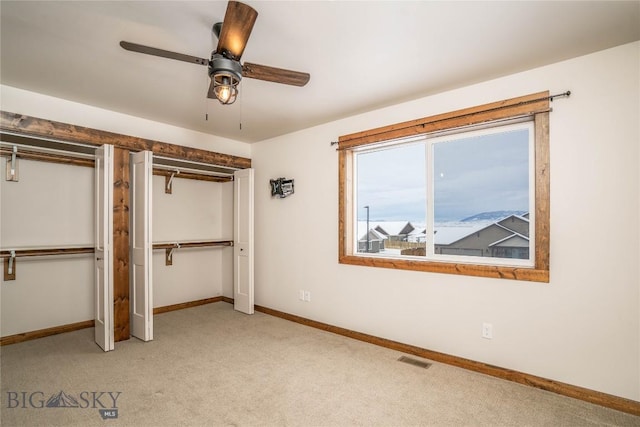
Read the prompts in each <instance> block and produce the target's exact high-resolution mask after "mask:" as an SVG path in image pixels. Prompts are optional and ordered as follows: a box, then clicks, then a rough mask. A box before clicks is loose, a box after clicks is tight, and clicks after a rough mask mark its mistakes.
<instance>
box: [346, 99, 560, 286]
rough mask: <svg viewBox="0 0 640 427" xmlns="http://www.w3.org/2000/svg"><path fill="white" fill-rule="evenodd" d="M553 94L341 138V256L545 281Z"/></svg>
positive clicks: (415, 267) (351, 261) (355, 260)
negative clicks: (550, 109) (551, 102)
mask: <svg viewBox="0 0 640 427" xmlns="http://www.w3.org/2000/svg"><path fill="white" fill-rule="evenodd" d="M548 100H549V98H548V93H547V92H544V93H538V94H533V95H528V96H526V97H520V98H515V99H512V100H506V101H500V102H497V103H493V104H488V105H485V106H480V107H474V108H471V109H465V110H460V111H456V112H453V113H447V114H443V115H439V116H435V117H428V118H424V119H419V120H415V121H411V122H406V123H400V124H397V125H392V126H388V127H385V128H379V129H374V130H371V131H365V132H360V133H358V134H353V135H347V136H343V137H341V138H340V141H339V142H340V147H339V149H340V160H339V162H340V164H339V171H340V176H339V181H340V192H339V193H340V222H339V233H340V236H339V237H340V240H339V241H340V251H339V261H340V262H341V263H346V264H356V265H368V266H377V267H388V268H400V269H411V270H422V271H434V272H443V273H454V274H469V275H476V276H486V277H502V278H511V279H519V280H533V281H542V282H548V280H549V279H548V277H549V269H548V262H549V261H548V260H549V249H548V241H549V210H548V206H549V170H548V111H549V106H548Z"/></svg>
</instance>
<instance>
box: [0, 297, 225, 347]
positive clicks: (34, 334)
mask: <svg viewBox="0 0 640 427" xmlns="http://www.w3.org/2000/svg"><path fill="white" fill-rule="evenodd" d="M223 298H224V297H213V298H205V299H201V300H197V301H189V302H183V303H180V304H173V305H167V306H164V307H156V308H154V309H153V314H162V313H167V312H169V311H175V310H182V309H184V308H190V307H197V306H199V305H204V304H211V303H213V302H220V301H223ZM232 301H233V300H232ZM93 326H94V321H93V320H85V321H84V322H78V323H71V324H68V325H61V326H54V327H52V328H46V329H40V330H37V331H30V332H23V333H21V334H16V335H9V336H6V337H2V338H0V346H3V345H9V344H17V343H19V342H24V341H29V340H34V339H37V338H44V337H48V336H51V335H57V334H63V333H65V332H72V331H77V330H80V329H86V328H93Z"/></svg>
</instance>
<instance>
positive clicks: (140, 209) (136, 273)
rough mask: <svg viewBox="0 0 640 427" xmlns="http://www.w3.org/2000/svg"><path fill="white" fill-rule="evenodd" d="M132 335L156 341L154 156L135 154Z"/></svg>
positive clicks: (132, 171)
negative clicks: (153, 217) (152, 253)
mask: <svg viewBox="0 0 640 427" xmlns="http://www.w3.org/2000/svg"><path fill="white" fill-rule="evenodd" d="M131 160H132V161H131V165H132V166H131V183H132V198H131V218H132V221H131V260H132V272H131V298H132V301H131V321H132V327H131V335H133V336H134V337H136V338H139V339H141V340H143V341H151V340H152V339H153V292H152V290H153V287H152V259H153V257H152V255H151V251H152V249H153V245H152V240H151V218H152V216H151V206H152V203H151V202H152V201H151V194H152V188H151V183H152V181H151V179H152V170H153V155H152V153H151V152H150V151H142V152H139V153H135V154H133V156H132V159H131Z"/></svg>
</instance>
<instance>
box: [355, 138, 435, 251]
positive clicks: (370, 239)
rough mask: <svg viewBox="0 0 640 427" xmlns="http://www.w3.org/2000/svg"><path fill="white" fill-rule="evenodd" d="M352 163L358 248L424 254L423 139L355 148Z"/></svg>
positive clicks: (424, 178) (361, 249)
mask: <svg viewBox="0 0 640 427" xmlns="http://www.w3.org/2000/svg"><path fill="white" fill-rule="evenodd" d="M355 162H356V201H357V202H356V203H357V206H356V207H355V209H356V218H357V224H358V226H357V229H356V236H355V237H356V239H357V246H356V247H357V248H358V249H357V252H359V253H374V254H376V253H379V254H384V255H392V256H397V255H409V256H424V255H425V249H424V248H425V218H426V184H425V181H426V172H425V163H426V161H425V144H424V142H421V143H417V144H405V145H402V146H397V147H391V148H386V149H382V150H377V151H369V152H362V153H357V154H356V156H355ZM367 219H368V221H367ZM367 230H368V232H367Z"/></svg>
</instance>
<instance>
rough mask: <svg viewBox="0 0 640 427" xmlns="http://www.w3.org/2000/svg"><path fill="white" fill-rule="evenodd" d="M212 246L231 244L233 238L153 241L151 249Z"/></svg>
mask: <svg viewBox="0 0 640 427" xmlns="http://www.w3.org/2000/svg"><path fill="white" fill-rule="evenodd" d="M214 246H233V240H209V241H202V242H184V243H181V242H171V243H154V244H153V249H181V248H206V247H214Z"/></svg>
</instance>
